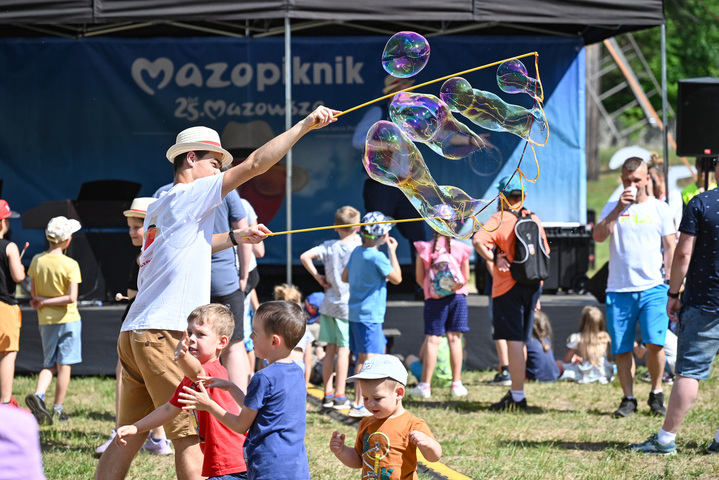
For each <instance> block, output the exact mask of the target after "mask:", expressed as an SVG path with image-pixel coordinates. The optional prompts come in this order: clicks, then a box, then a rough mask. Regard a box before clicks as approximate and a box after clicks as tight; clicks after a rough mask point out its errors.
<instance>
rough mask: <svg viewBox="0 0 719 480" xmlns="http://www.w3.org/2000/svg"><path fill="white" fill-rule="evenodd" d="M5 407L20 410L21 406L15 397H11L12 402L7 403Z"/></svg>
mask: <svg viewBox="0 0 719 480" xmlns="http://www.w3.org/2000/svg"><path fill="white" fill-rule="evenodd" d="M4 405H7V406H8V407H15V408H20V404H19V403H17V400H15V397H10V401H9V402H7V403H5V404H4Z"/></svg>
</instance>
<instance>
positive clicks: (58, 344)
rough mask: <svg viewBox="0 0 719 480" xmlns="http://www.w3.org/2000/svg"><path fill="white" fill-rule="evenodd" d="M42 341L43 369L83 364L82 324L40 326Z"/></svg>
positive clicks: (78, 322) (79, 322)
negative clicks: (56, 365)
mask: <svg viewBox="0 0 719 480" xmlns="http://www.w3.org/2000/svg"><path fill="white" fill-rule="evenodd" d="M38 327H39V328H40V339H41V340H42V355H43V362H42V366H43V368H52V367H53V365H55V364H56V363H59V364H60V365H75V364H76V363H80V362H82V322H81V321H80V320H78V321H75V322H69V323H53V324H50V325H38Z"/></svg>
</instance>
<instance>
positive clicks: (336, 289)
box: [310, 235, 362, 320]
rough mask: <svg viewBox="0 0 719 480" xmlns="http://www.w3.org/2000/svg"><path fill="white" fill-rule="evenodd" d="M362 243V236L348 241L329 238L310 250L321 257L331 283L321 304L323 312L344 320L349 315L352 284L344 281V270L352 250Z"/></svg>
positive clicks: (355, 236) (326, 277)
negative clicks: (348, 303) (348, 304)
mask: <svg viewBox="0 0 719 480" xmlns="http://www.w3.org/2000/svg"><path fill="white" fill-rule="evenodd" d="M361 244H362V239H361V238H360V236H359V235H353V236H352V238H351V239H348V241H346V242H343V241H341V240H328V241H326V242H323V243H322V244H321V245H318V246H316V247H314V248H312V249H311V250H310V252H312V255H313V256H314V257H319V259H320V260H321V261H322V264H323V265H324V266H325V279H326V280H327V283H329V284H330V288H328V289H327V290H326V291H325V298H324V300H323V301H322V305H320V313H321V314H323V315H327V316H328V317H334V318H341V319H343V320H347V318H348V317H349V310H348V307H347V302H348V301H349V298H350V285H349V283H346V282H343V281H342V272H343V271H344V269H345V267H346V266H347V262H348V261H349V259H350V254H352V251H353V250H354V249H355V248H357V247H359V246H360V245H361Z"/></svg>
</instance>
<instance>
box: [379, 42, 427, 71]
mask: <svg viewBox="0 0 719 480" xmlns="http://www.w3.org/2000/svg"><path fill="white" fill-rule="evenodd" d="M428 60H429V43H428V42H427V39H425V38H424V37H423V36H422V35H420V34H419V33H414V32H399V33H395V34H394V35H392V38H390V39H389V40H388V41H387V44H386V45H385V47H384V52H382V67H383V68H384V69H385V70H386V71H387V73H389V74H390V75H392V76H393V77H399V78H407V77H411V76H414V75H416V74H418V73H419V72H420V71H421V70H422V69H423V68H424V67H425V65H427V61H428Z"/></svg>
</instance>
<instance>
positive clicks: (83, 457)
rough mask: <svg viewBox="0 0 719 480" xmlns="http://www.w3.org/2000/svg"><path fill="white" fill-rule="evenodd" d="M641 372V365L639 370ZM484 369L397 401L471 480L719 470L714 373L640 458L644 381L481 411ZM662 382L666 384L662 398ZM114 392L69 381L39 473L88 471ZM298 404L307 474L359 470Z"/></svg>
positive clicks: (138, 468)
mask: <svg viewBox="0 0 719 480" xmlns="http://www.w3.org/2000/svg"><path fill="white" fill-rule="evenodd" d="M642 371H645V370H644V369H643V368H641V367H640V368H639V374H641V373H642ZM639 374H638V375H637V377H639ZM493 375H494V372H489V371H487V372H466V373H465V383H466V385H467V387H468V389H469V392H470V394H469V396H468V398H466V399H462V400H455V399H452V398H450V396H449V392H448V391H442V390H439V389H435V390H433V396H432V398H431V399H428V400H424V401H412V400H407V401H406V402H405V407H406V408H407V409H408V410H409V411H410V412H412V413H413V414H415V415H417V416H419V417H420V418H423V419H425V420H426V421H427V423H428V424H429V426H430V428H431V429H432V431H433V432H434V434H435V436H436V437H437V439H438V440H439V441H440V443H441V444H442V447H443V449H444V455H443V457H442V462H443V463H444V464H445V465H447V466H449V467H451V468H453V469H454V470H456V471H458V472H461V473H463V474H464V475H466V476H468V477H470V478H474V479H493V478H498V479H499V478H501V479H520V478H521V479H543V478H551V479H554V478H567V479H570V478H571V479H624V478H638V479H657V478H672V479H697V478H699V479H710V478H717V477H719V455H717V456H708V455H704V454H703V447H704V446H705V445H706V444H707V443H708V442H709V441H710V440H711V438H712V437H713V436H714V433H715V431H716V428H717V427H719V411H718V410H717V409H716V408H715V405H716V402H715V399H716V398H717V396H719V382H717V379H716V377H715V375H712V377H711V378H710V379H709V380H706V381H703V382H702V384H701V386H700V392H699V397H698V399H697V402H696V403H695V406H694V408H693V409H692V410H691V411H690V412H689V414H688V415H687V418H686V420H685V422H684V425H683V426H682V429H681V430H680V432H679V436H678V437H677V446H678V448H679V454H678V455H675V456H672V457H645V456H640V455H636V454H633V453H631V452H629V451H627V450H626V446H627V444H629V443H633V442H641V441H644V440H645V439H646V438H647V437H648V436H649V435H650V434H651V433H653V432H656V431H657V430H658V429H659V427H660V426H661V418H657V417H653V416H650V415H649V414H648V407H647V406H646V399H647V397H648V395H649V385H648V384H646V383H643V382H639V381H637V383H636V384H635V394H636V396H637V398H638V400H639V412H638V413H637V414H635V415H633V416H632V417H630V418H628V419H615V418H612V417H611V412H612V411H613V410H614V409H615V408H616V407H617V406H618V403H619V400H620V398H621V396H622V393H621V390H620V388H619V385H618V382H614V383H613V384H609V385H577V384H570V383H558V384H542V383H529V384H527V386H526V392H527V398H528V401H529V405H530V408H529V411H528V412H527V413H510V414H507V413H495V412H490V411H488V406H489V403H491V402H494V401H497V400H498V399H499V398H500V397H501V396H502V395H504V393H505V391H506V388H504V387H492V386H488V385H486V383H485V382H486V381H487V380H489V379H491V378H492V377H493ZM34 382H35V379H34V378H31V377H19V378H16V381H15V387H14V390H15V392H16V393H15V395H16V398H18V399H22V398H23V397H24V394H26V393H28V392H31V391H32V390H33V388H34ZM412 382H413V380H412V381H410V386H411V385H412ZM670 388H671V387H666V388H665V393H666V394H667V396H668V393H669V390H670ZM50 392H52V389H51V390H50ZM113 396H114V379H113V378H73V379H72V382H71V384H70V390H69V395H68V398H67V401H66V410H67V412H68V413H69V414H70V415H71V419H70V421H69V422H68V423H66V424H60V425H58V424H56V425H53V426H43V427H41V433H40V435H41V443H42V448H43V460H44V466H45V471H46V475H47V478H48V479H50V480H52V479H62V480H70V479H86V478H92V476H93V474H94V470H95V466H96V465H97V460H96V458H95V457H94V455H93V453H94V449H95V448H96V447H97V446H98V445H100V444H101V443H102V442H104V441H105V439H106V438H107V437H106V436H107V435H108V433H109V432H110V429H111V428H112V426H113V420H112V419H113V409H114V407H113V405H114V403H113V402H114V400H113ZM307 409H308V410H307V437H306V445H307V451H308V455H309V462H310V472H311V474H312V478H313V480H334V479H346V478H359V475H358V472H357V471H352V470H350V469H347V468H346V467H344V466H342V465H341V464H340V463H339V461H337V460H336V459H335V458H334V455H332V453H331V452H330V451H329V447H328V443H329V438H330V435H331V432H332V431H333V430H338V431H340V432H343V433H345V434H347V436H348V437H349V438H353V436H354V435H355V432H356V430H355V427H354V426H352V425H345V424H341V423H339V422H337V421H335V420H333V419H331V418H329V417H328V416H326V415H324V414H323V413H322V412H321V410H320V409H318V408H316V407H314V406H313V405H311V404H308V407H307ZM128 478H136V479H148V480H154V479H165V478H174V462H173V459H172V457H154V456H150V455H145V454H140V455H139V456H138V457H137V458H136V459H135V461H134V462H133V466H132V468H131V471H130V475H129V476H128ZM421 478H427V477H421Z"/></svg>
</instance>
